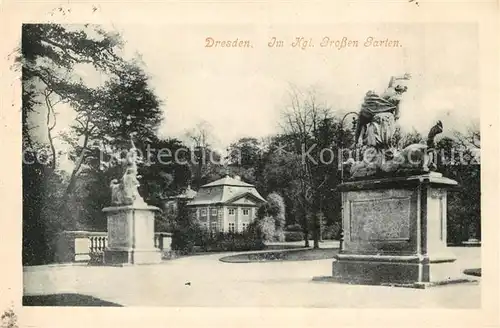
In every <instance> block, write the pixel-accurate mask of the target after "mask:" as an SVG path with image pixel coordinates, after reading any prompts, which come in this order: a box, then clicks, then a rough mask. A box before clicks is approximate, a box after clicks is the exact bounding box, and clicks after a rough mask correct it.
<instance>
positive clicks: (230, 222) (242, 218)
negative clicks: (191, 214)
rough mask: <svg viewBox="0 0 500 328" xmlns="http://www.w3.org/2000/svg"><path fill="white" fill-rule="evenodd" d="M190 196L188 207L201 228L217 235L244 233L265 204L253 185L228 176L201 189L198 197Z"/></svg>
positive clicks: (197, 194)
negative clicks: (216, 232) (221, 233)
mask: <svg viewBox="0 0 500 328" xmlns="http://www.w3.org/2000/svg"><path fill="white" fill-rule="evenodd" d="M191 195H192V197H190V198H191V199H190V200H189V201H187V203H186V205H187V206H188V207H190V208H192V209H193V210H194V211H195V213H196V214H195V215H196V218H197V219H198V221H199V222H200V224H201V225H202V226H204V227H206V228H207V229H210V230H211V231H218V232H242V231H244V230H245V229H246V227H248V225H249V224H250V223H251V222H253V221H254V220H255V218H256V216H257V209H258V208H259V206H260V205H261V204H263V203H265V200H264V198H262V196H261V195H260V194H259V193H258V191H257V189H255V186H254V185H251V184H249V183H246V182H243V181H241V179H240V178H239V177H237V176H236V177H234V178H232V177H230V176H228V175H226V176H225V177H224V178H222V179H219V180H216V181H213V182H210V183H208V184H206V185H203V186H201V187H200V189H199V190H198V192H197V193H196V195H194V194H191Z"/></svg>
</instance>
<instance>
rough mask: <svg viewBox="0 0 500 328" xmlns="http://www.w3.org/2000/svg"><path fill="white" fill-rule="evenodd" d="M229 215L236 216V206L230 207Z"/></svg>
mask: <svg viewBox="0 0 500 328" xmlns="http://www.w3.org/2000/svg"><path fill="white" fill-rule="evenodd" d="M229 215H233V216H234V208H230V209H229Z"/></svg>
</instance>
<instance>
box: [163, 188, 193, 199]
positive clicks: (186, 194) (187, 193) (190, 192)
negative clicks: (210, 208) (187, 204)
mask: <svg viewBox="0 0 500 328" xmlns="http://www.w3.org/2000/svg"><path fill="white" fill-rule="evenodd" d="M196 194H197V192H196V191H194V190H193V189H191V186H187V188H186V189H185V190H184V191H183V192H182V193H180V194H179V195H175V196H172V197H168V199H193V198H195V197H196Z"/></svg>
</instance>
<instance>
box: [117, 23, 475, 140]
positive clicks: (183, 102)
mask: <svg viewBox="0 0 500 328" xmlns="http://www.w3.org/2000/svg"><path fill="white" fill-rule="evenodd" d="M112 28H113V29H116V30H118V31H119V32H120V33H122V35H123V38H124V39H125V41H126V46H125V50H126V52H127V53H128V54H133V53H135V52H138V53H140V54H141V56H142V59H143V61H144V63H145V65H146V69H147V71H148V72H149V74H150V75H151V77H152V86H153V87H154V89H155V90H156V92H157V94H158V95H159V97H160V98H161V99H162V100H163V101H164V110H165V117H166V119H165V123H164V125H163V126H162V127H161V133H162V135H164V136H175V137H180V136H181V135H182V134H184V132H185V131H186V129H189V128H191V127H193V126H195V125H196V124H197V123H198V122H200V121H207V122H208V123H209V124H210V125H211V126H212V127H213V134H214V137H215V140H214V142H215V144H216V145H217V146H218V147H220V148H224V147H225V146H227V145H228V144H229V143H231V142H232V141H235V140H237V139H238V138H240V137H242V136H255V137H263V136H266V135H269V134H272V133H275V132H277V131H278V129H279V128H278V122H279V118H280V111H281V110H282V108H283V107H284V106H286V104H287V98H286V95H287V90H289V85H290V84H293V85H296V86H297V87H299V88H304V89H305V88H310V87H313V88H314V89H315V90H316V91H317V93H318V94H319V97H320V98H321V99H322V100H323V101H324V102H326V103H327V104H328V105H329V106H330V107H331V108H332V110H335V111H339V112H342V111H352V110H354V111H357V110H358V109H359V106H360V104H361V101H362V98H363V96H364V94H365V93H366V91H368V90H370V89H372V90H375V91H383V89H384V88H385V86H386V85H387V83H388V81H389V79H390V77H391V75H401V74H404V73H405V72H410V73H411V74H412V76H413V78H412V81H411V83H410V85H409V88H410V89H409V92H408V93H407V95H406V98H405V99H404V102H403V104H402V105H401V119H400V124H401V125H402V126H403V128H405V129H411V128H415V129H417V130H418V131H420V132H422V133H426V132H427V131H428V129H429V127H430V126H431V125H432V124H433V123H434V122H435V121H436V120H437V119H440V120H442V121H443V124H444V126H445V130H448V131H449V130H450V129H459V130H460V129H463V128H464V127H465V125H466V124H468V123H469V122H471V121H473V120H476V119H478V118H479V104H478V90H479V86H478V76H477V74H478V63H477V58H478V40H477V31H476V29H475V28H474V26H473V25H467V24H464V25H459V24H432V25H431V24H425V25H424V24H414V23H412V24H383V25H374V24H366V25H360V24H355V25H354V24H342V25H335V24H332V25H318V26H311V25H309V26H307V25H306V26H304V25H301V26H298V25H294V26H291V25H290V26H286V25H280V26H257V25H241V26H238V25H234V26H227V25H220V26H215V25H210V26H207V25H191V26H180V25H159V24H156V25H114V26H113V27H112ZM325 36H327V37H329V38H330V39H331V40H338V39H342V38H343V37H346V38H348V39H349V40H359V44H360V46H359V47H358V48H351V49H340V50H339V49H336V48H322V47H320V46H319V44H320V42H321V40H322V39H323V38H324V37H325ZM370 36H371V37H374V38H376V39H381V40H382V39H386V38H388V39H389V40H398V41H399V43H400V44H401V47H396V48H364V47H363V46H362V45H363V43H364V40H365V39H366V38H367V37H370ZM207 37H213V38H214V39H217V40H234V39H236V38H238V39H240V40H250V42H251V44H252V46H253V48H249V49H231V48H206V47H205V39H206V38H207ZM272 37H276V38H278V39H280V40H283V41H285V42H284V45H285V46H284V47H283V48H269V47H268V46H267V43H268V42H269V40H270V39H271V38H272ZM296 37H304V38H305V39H310V38H312V40H313V43H314V44H315V47H313V48H307V49H305V50H302V49H297V48H293V47H291V46H290V44H291V43H292V42H293V41H294V40H295V38H296Z"/></svg>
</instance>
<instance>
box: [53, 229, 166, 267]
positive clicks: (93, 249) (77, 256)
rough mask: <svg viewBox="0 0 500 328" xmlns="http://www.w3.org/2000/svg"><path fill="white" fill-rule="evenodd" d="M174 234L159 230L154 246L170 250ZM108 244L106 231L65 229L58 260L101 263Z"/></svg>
mask: <svg viewBox="0 0 500 328" xmlns="http://www.w3.org/2000/svg"><path fill="white" fill-rule="evenodd" d="M171 241H172V234H171V233H168V232H157V233H155V235H154V247H156V248H158V249H160V250H161V251H164V252H165V251H169V250H170V244H171ZM107 245H108V235H107V233H106V232H93V231H65V232H63V233H61V234H60V236H59V238H58V240H57V241H56V247H57V253H58V254H57V255H56V262H80V261H89V262H91V263H100V262H102V260H103V256H104V251H105V249H106V247H107Z"/></svg>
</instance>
